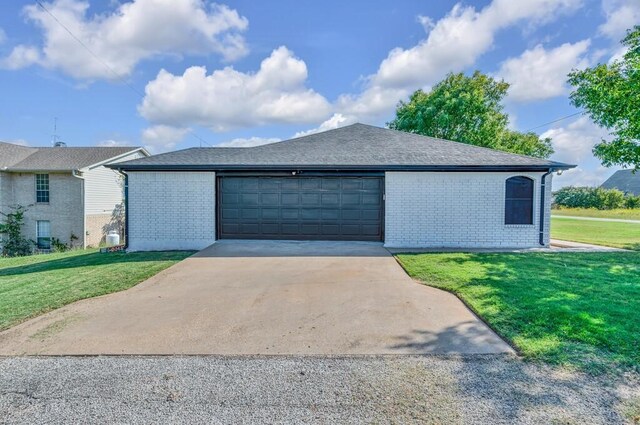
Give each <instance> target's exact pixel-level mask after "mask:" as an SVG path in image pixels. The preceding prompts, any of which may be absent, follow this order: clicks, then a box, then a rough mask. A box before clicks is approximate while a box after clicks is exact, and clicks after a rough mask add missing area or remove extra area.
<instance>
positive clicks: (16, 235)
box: [0, 206, 33, 257]
mask: <svg viewBox="0 0 640 425" xmlns="http://www.w3.org/2000/svg"><path fill="white" fill-rule="evenodd" d="M12 209H13V210H14V211H13V212H12V213H9V214H5V213H3V212H0V214H2V215H3V216H4V217H5V222H4V223H1V224H0V233H4V234H5V235H6V238H5V239H4V240H3V244H2V255H3V256H5V257H19V256H24V255H30V254H32V253H33V241H30V240H29V239H27V238H25V237H23V236H22V226H24V213H25V211H26V209H25V208H24V207H22V206H17V207H12Z"/></svg>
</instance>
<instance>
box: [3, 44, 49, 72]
mask: <svg viewBox="0 0 640 425" xmlns="http://www.w3.org/2000/svg"><path fill="white" fill-rule="evenodd" d="M41 61H42V58H41V57H40V50H39V49H38V48H37V47H34V46H25V45H23V44H20V45H18V46H16V47H14V48H13V50H12V51H11V53H10V54H9V56H7V57H5V58H1V59H0V68H3V69H10V70H15V69H21V68H25V67H27V66H30V65H35V64H38V63H40V62H41Z"/></svg>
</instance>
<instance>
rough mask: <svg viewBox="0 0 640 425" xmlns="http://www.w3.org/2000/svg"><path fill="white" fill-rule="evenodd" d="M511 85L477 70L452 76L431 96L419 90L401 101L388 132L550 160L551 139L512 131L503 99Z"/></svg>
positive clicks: (440, 84) (439, 84)
mask: <svg viewBox="0 0 640 425" xmlns="http://www.w3.org/2000/svg"><path fill="white" fill-rule="evenodd" d="M508 89H509V84H507V83H505V82H504V81H496V80H494V79H493V78H491V77H489V76H488V75H485V74H482V73H481V72H479V71H476V72H474V74H473V75H472V76H470V77H469V76H466V75H464V74H462V73H460V74H449V75H447V77H446V78H445V79H444V80H443V81H441V82H439V83H438V84H436V85H435V86H434V87H433V89H432V90H431V91H429V92H424V91H422V90H418V91H416V92H415V93H413V94H412V95H411V96H410V98H409V101H408V102H404V101H401V102H400V103H399V104H398V107H397V108H396V118H395V119H394V120H393V121H391V122H390V123H388V125H389V128H393V129H396V130H402V131H407V132H411V133H418V134H424V135H425V136H432V137H439V138H443V139H449V140H455V141H458V142H463V143H468V144H471V145H477V146H485V147H488V148H494V149H499V150H503V151H507V152H513V153H518V154H523V155H531V156H536V157H540V158H548V157H549V155H551V154H552V153H553V148H552V147H551V139H548V138H545V139H541V138H540V137H539V136H538V135H537V134H535V133H533V132H528V133H520V132H517V131H514V130H511V129H509V128H508V125H509V117H508V116H507V114H505V113H504V111H503V106H502V101H503V99H504V97H505V96H506V94H507V90H508Z"/></svg>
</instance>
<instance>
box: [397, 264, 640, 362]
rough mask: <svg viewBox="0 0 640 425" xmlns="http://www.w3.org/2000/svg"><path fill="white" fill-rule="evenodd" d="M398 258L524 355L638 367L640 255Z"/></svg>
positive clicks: (639, 358) (417, 275)
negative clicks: (464, 304) (464, 306)
mask: <svg viewBox="0 0 640 425" xmlns="http://www.w3.org/2000/svg"><path fill="white" fill-rule="evenodd" d="M397 258H398V260H399V261H400V263H401V264H402V265H403V267H404V268H405V269H406V270H407V272H408V273H409V275H411V276H412V277H414V278H415V279H418V280H420V281H422V282H424V283H425V284H427V285H430V286H434V287H437V288H441V289H445V290H447V291H451V292H453V293H455V294H456V295H458V297H460V298H461V299H462V300H463V301H464V302H465V303H467V305H469V307H471V309H472V310H474V311H475V312H476V313H477V314H478V315H479V316H480V317H481V318H482V319H483V320H485V321H486V322H487V323H488V324H489V325H490V326H491V327H492V328H493V329H495V330H496V331H497V332H498V333H499V334H500V335H501V336H502V337H504V338H505V339H507V340H508V341H510V342H511V343H512V344H513V345H514V346H515V347H516V348H517V349H518V351H519V352H520V353H521V354H522V355H523V356H524V357H525V358H528V359H537V360H542V361H545V362H549V363H552V364H561V365H566V366H570V367H575V368H578V369H581V370H587V371H605V370H616V369H617V370H628V369H634V370H640V253H635V252H629V253H623V252H613V253H573V252H569V253H568V252H565V253H499V254H496V253H478V254H468V253H442V254H441V253H436V254H432V253H430V254H401V255H398V256H397Z"/></svg>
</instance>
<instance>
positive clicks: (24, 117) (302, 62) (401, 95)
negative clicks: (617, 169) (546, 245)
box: [0, 0, 640, 187]
mask: <svg viewBox="0 0 640 425" xmlns="http://www.w3.org/2000/svg"><path fill="white" fill-rule="evenodd" d="M43 6H44V8H45V9H46V10H45V9H43V8H41V7H39V6H38V5H37V3H35V2H33V1H12V2H3V3H2V5H1V6H0V8H1V9H0V11H1V13H0V90H1V93H2V102H1V103H0V140H4V141H9V142H16V143H25V144H29V145H32V146H42V145H47V144H49V143H50V141H51V135H52V129H53V122H54V117H57V118H58V134H59V135H60V137H61V139H62V140H64V141H65V142H67V144H68V145H71V146H92V145H104V146H110V145H143V146H146V147H148V148H149V150H150V151H152V152H155V153H157V152H163V151H167V150H174V149H181V148H186V147H191V146H198V145H200V144H201V143H202V142H201V141H200V140H199V138H200V139H203V140H204V141H206V143H208V144H211V145H218V144H224V145H232V146H246V145H253V144H259V143H265V142H269V141H275V140H280V139H285V138H290V137H292V136H294V135H300V134H304V133H306V132H311V131H319V130H324V129H330V128H335V127H337V126H340V125H346V124H349V123H352V122H356V121H359V122H365V123H370V124H374V125H384V124H385V122H387V121H389V120H390V119H391V118H392V117H393V112H394V107H395V105H396V103H397V102H398V101H399V100H401V99H405V98H406V97H407V96H408V95H409V94H410V93H411V92H412V91H414V90H416V89H418V88H423V89H428V88H429V87H430V86H432V85H433V84H435V83H437V82H438V81H439V80H440V79H442V78H443V77H444V76H445V75H446V74H447V73H448V72H460V71H463V72H467V73H470V72H473V70H475V69H479V70H481V71H482V72H485V73H489V74H491V75H494V76H496V77H498V78H503V79H505V80H506V81H507V82H509V83H510V84H512V86H511V89H510V93H509V96H508V99H507V100H506V109H507V111H508V112H509V114H510V117H511V124H512V126H513V127H514V128H515V129H518V130H528V129H530V128H532V127H536V129H535V131H537V132H539V133H540V134H544V135H545V136H550V137H552V138H553V143H554V147H555V149H556V154H555V155H554V157H553V158H554V159H557V160H561V161H565V162H571V163H576V164H578V165H579V167H578V168H577V169H576V170H572V171H569V172H566V173H565V174H564V175H563V176H560V177H558V178H556V179H555V182H554V185H555V186H556V187H559V186H561V185H567V184H589V185H593V184H598V183H600V182H601V181H603V180H604V179H605V178H606V177H607V176H608V175H609V174H611V173H612V172H613V170H608V169H605V168H604V167H601V166H600V165H599V162H598V161H597V160H596V159H594V158H593V156H592V155H591V148H592V146H593V144H594V143H596V142H597V141H599V140H600V139H601V138H602V137H606V132H604V131H603V130H601V129H599V128H598V127H596V126H594V125H593V124H592V123H591V122H590V121H589V120H588V118H586V117H582V116H576V117H573V118H570V119H566V120H563V121H559V122H557V123H554V124H551V125H546V126H542V127H538V126H540V125H541V124H544V123H547V122H549V121H552V120H555V119H557V118H561V117H564V116H567V115H569V114H572V113H574V112H576V109H574V108H573V107H572V106H571V105H570V103H569V101H568V92H569V88H568V87H566V85H565V84H564V81H565V79H566V73H567V72H568V71H569V70H570V69H572V68H582V67H586V66H590V65H593V64H595V63H597V62H606V61H610V60H611V59H612V58H615V57H616V56H617V55H620V53H621V50H620V45H619V40H620V38H621V37H622V36H623V35H624V31H625V29H626V28H629V27H631V26H632V25H633V24H637V23H640V0H519V1H517V2H516V1H512V0H493V1H467V2H461V3H454V2H445V1H439V2H433V1H408V0H407V1H400V0H396V1H393V2H390V1H367V2H344V1H340V2H338V1H336V2H332V1H324V2H314V1H300V0H298V1H290V0H282V1H276V2H255V1H248V0H245V1H236V2H228V3H212V2H209V1H205V0H136V1H132V2H125V1H114V0H102V1H97V0H92V1H80V0H55V1H49V2H43ZM52 15H53V17H52ZM54 17H55V19H57V20H58V21H59V22H56V20H54ZM61 24H62V25H63V26H64V27H63V26H62V25H61ZM65 27H66V29H65ZM67 29H68V30H69V31H70V32H71V33H72V34H73V36H75V37H76V38H78V39H79V40H80V41H81V42H82V44H83V45H84V46H86V48H85V47H83V46H82V45H81V44H80V42H79V41H78V40H76V39H74V37H73V36H72V35H70V34H69V32H68V31H67ZM194 134H195V135H194ZM204 145H205V146H206V144H204Z"/></svg>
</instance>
